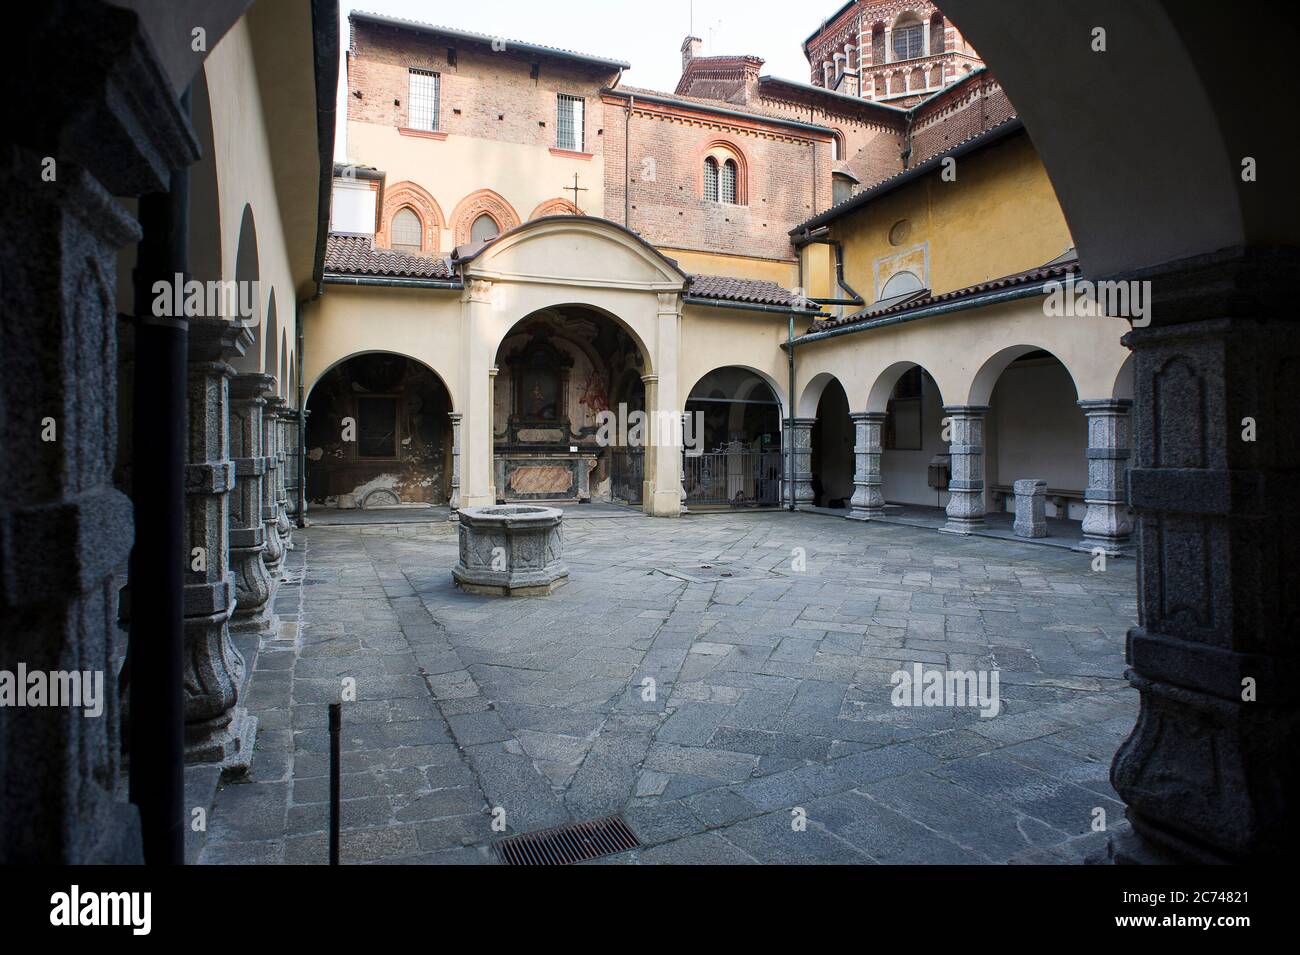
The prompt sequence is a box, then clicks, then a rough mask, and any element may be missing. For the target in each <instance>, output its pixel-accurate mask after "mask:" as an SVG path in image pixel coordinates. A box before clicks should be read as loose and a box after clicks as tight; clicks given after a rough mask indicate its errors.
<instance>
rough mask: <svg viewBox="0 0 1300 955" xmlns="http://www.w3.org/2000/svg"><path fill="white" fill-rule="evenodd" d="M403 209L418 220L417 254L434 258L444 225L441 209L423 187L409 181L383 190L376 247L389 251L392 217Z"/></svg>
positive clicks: (391, 238)
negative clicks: (418, 240) (418, 218)
mask: <svg viewBox="0 0 1300 955" xmlns="http://www.w3.org/2000/svg"><path fill="white" fill-rule="evenodd" d="M406 207H409V208H410V209H411V211H412V212H414V213H415V214H416V215H417V216H419V217H420V254H421V255H436V254H437V253H438V251H439V246H440V245H441V242H442V230H443V229H444V228H445V227H446V225H447V223H446V220H445V219H444V218H443V215H442V207H441V206H439V205H438V200H436V199H434V198H433V196H431V195H430V194H429V192H428V191H427V190H426V189H425V188H424V187H423V186H420V185H418V184H416V183H414V182H411V181H410V180H404V181H402V182H399V183H395V184H394V185H392V186H390V187H389V188H387V189H385V190H384V206H383V210H382V211H381V213H380V217H379V220H380V221H379V231H378V232H377V233H375V245H376V247H378V248H381V249H388V248H392V242H393V236H392V227H393V216H395V215H397V213H398V212H399V211H401V210H402V209H403V208H406Z"/></svg>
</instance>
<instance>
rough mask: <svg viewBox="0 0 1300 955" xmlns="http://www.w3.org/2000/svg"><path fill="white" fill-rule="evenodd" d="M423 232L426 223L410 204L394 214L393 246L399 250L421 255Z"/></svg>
mask: <svg viewBox="0 0 1300 955" xmlns="http://www.w3.org/2000/svg"><path fill="white" fill-rule="evenodd" d="M423 234H424V224H423V223H422V222H420V217H419V216H418V215H416V214H415V210H414V209H412V208H411V207H410V206H403V207H402V208H401V209H398V210H397V212H396V213H395V214H394V215H393V227H392V247H393V248H394V249H396V250H397V251H398V252H409V253H410V254H411V255H419V254H420V249H421V248H422V245H421V242H420V239H421V237H422V236H423Z"/></svg>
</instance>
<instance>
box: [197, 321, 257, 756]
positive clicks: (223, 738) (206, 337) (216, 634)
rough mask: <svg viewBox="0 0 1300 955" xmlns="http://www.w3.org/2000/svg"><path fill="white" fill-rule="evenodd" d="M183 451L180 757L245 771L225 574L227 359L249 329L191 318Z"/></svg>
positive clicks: (249, 722) (246, 747)
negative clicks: (182, 749) (182, 739)
mask: <svg viewBox="0 0 1300 955" xmlns="http://www.w3.org/2000/svg"><path fill="white" fill-rule="evenodd" d="M189 343H190V351H189V439H188V440H189V456H188V463H187V464H186V465H185V511H186V520H185V525H184V533H185V552H186V554H187V555H188V557H189V559H190V563H189V565H188V566H187V568H186V572H185V619H184V628H185V657H184V661H185V662H184V666H185V675H184V688H185V697H184V698H185V759H186V761H187V762H191V763H218V764H220V765H221V767H222V768H223V769H224V770H230V771H241V772H242V771H247V769H248V767H249V765H250V764H251V762H252V758H253V741H254V739H255V736H256V732H257V720H256V719H255V718H253V717H252V716H250V715H249V714H248V713H247V711H246V710H244V709H243V708H242V707H240V706H238V705H237V704H238V702H239V696H240V693H241V691H242V688H243V685H244V680H245V676H246V673H245V664H244V658H243V657H242V656H241V655H240V653H239V651H238V650H237V649H235V646H234V644H232V643H231V642H230V631H229V626H228V624H229V621H230V617H231V614H232V613H233V612H234V609H235V583H234V579H233V578H232V577H231V574H230V552H229V547H230V544H229V542H230V538H229V524H230V501H229V495H230V491H231V490H233V489H234V487H235V463H234V462H233V461H231V460H230V459H229V457H228V454H229V448H230V435H229V427H230V417H229V406H228V389H229V380H230V378H231V376H232V375H233V374H234V369H233V368H231V366H230V365H229V364H227V362H228V360H229V359H231V358H235V357H238V356H241V355H242V354H243V353H244V351H245V350H246V349H247V348H248V346H250V345H251V344H252V343H253V336H252V332H251V331H249V330H248V329H247V328H244V327H243V326H241V325H237V324H235V323H233V322H227V321H224V320H214V319H191V321H190V335H189Z"/></svg>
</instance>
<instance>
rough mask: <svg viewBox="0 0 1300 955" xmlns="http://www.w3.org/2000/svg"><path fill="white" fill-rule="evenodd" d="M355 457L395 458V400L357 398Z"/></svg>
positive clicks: (371, 397) (376, 397) (367, 396)
mask: <svg viewBox="0 0 1300 955" xmlns="http://www.w3.org/2000/svg"><path fill="white" fill-rule="evenodd" d="M357 457H359V458H395V457H397V399H396V398H387V397H378V396H372V395H366V396H365V397H358V398H357Z"/></svg>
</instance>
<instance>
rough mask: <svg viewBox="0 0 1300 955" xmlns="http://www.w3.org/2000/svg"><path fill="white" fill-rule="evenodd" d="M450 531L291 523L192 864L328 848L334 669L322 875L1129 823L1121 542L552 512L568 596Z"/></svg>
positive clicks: (904, 841) (829, 857)
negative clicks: (582, 831) (515, 576)
mask: <svg viewBox="0 0 1300 955" xmlns="http://www.w3.org/2000/svg"><path fill="white" fill-rule="evenodd" d="M455 532H456V528H455V525H454V524H425V525H389V526H382V527H361V526H349V527H315V528H309V529H307V530H299V531H296V532H295V541H296V543H297V549H296V550H295V551H293V552H292V554H291V559H290V563H289V568H290V570H289V574H288V577H287V578H286V584H285V586H283V587H282V588H281V593H280V595H279V597H278V599H277V609H279V610H280V611H281V613H282V615H284V616H285V619H286V624H287V625H288V626H289V627H290V632H291V633H292V627H293V620H294V619H295V617H296V618H297V632H298V635H299V641H298V644H299V645H298V647H297V649H269V650H264V651H263V652H261V653H260V654H259V655H258V656H257V659H256V665H255V668H254V670H253V675H252V679H251V687H250V692H249V694H248V699H249V704H250V707H251V708H252V709H253V710H254V711H255V713H256V715H257V716H258V718H259V721H260V731H259V737H258V741H257V747H256V752H255V759H254V764H253V771H252V774H251V776H250V777H249V779H248V781H244V782H235V781H230V782H227V783H225V784H224V785H223V786H222V788H221V790H220V792H219V793H218V795H217V799H216V804H215V807H214V809H213V812H212V814H211V816H210V821H209V828H208V833H207V838H206V844H205V845H204V846H203V848H202V852H201V856H200V859H201V861H203V862H207V863H323V862H325V861H326V851H327V850H326V835H325V831H326V827H327V820H328V815H327V799H328V795H329V785H328V776H327V773H328V746H329V737H328V731H327V708H326V707H327V703H328V702H329V701H331V700H337V699H338V698H339V695H340V688H341V686H342V681H343V680H344V679H345V678H353V679H355V680H356V696H357V701H356V702H351V703H346V704H345V705H344V709H343V722H344V725H343V737H342V748H343V757H342V769H343V777H342V795H343V799H344V802H343V813H342V825H343V834H342V848H341V854H342V860H343V861H344V862H412V863H422V862H450V863H460V862H487V863H490V862H493V861H495V857H494V856H493V855H492V853H491V852H490V851H489V850H488V848H487V847H488V845H489V844H490V843H491V842H492V841H493V840H495V839H499V838H503V837H504V835H510V834H515V833H520V832H529V831H534V830H538V829H543V828H546V827H550V826H555V825H559V824H562V823H565V822H569V821H577V820H583V819H590V818H593V817H597V816H601V815H607V814H611V813H619V814H621V815H622V816H623V818H624V819H625V820H626V821H627V823H628V825H629V826H630V827H631V828H632V830H633V831H634V832H635V833H636V834H637V836H638V837H639V838H640V840H641V841H642V843H644V847H643V848H641V849H637V850H633V851H631V852H627V853H623V854H621V855H617V856H611V857H608V858H607V859H605V860H602V861H607V862H641V863H657V862H680V863H706V862H716V863H751V862H766V863H812V862H835V863H845V862H847V863H871V862H878V863H1003V862H1031V863H1038V862H1062V863H1068V862H1078V861H1081V860H1082V858H1083V857H1084V855H1085V854H1087V853H1089V852H1091V851H1093V850H1095V849H1097V848H1098V847H1099V846H1101V845H1102V842H1103V840H1104V838H1105V834H1104V833H1096V832H1093V831H1092V830H1093V824H1094V817H1095V815H1096V810H1097V809H1098V808H1100V809H1103V810H1104V811H1105V819H1106V821H1107V823H1108V824H1109V825H1110V827H1111V829H1112V830H1113V829H1115V828H1116V827H1118V826H1121V825H1124V823H1123V806H1122V805H1121V803H1120V802H1119V801H1118V800H1117V798H1116V795H1115V793H1114V792H1113V790H1112V789H1111V787H1110V783H1109V781H1108V770H1109V764H1110V758H1111V756H1112V754H1113V753H1114V751H1115V748H1116V747H1117V746H1118V745H1119V743H1120V742H1121V741H1122V740H1123V739H1124V737H1125V736H1126V735H1127V734H1128V731H1129V729H1130V728H1131V727H1132V725H1133V721H1134V718H1135V715H1136V709H1137V695H1136V693H1135V692H1134V691H1132V690H1131V689H1129V688H1128V686H1127V684H1126V683H1125V682H1124V681H1123V680H1122V673H1123V668H1124V664H1123V643H1124V632H1125V629H1126V628H1127V627H1129V626H1131V625H1132V624H1133V622H1134V618H1135V614H1136V604H1135V587H1134V567H1133V563H1132V562H1131V561H1128V560H1112V561H1111V562H1110V565H1109V568H1108V569H1107V570H1106V571H1105V572H1093V571H1092V570H1091V568H1090V560H1091V558H1090V557H1089V556H1088V555H1084V554H1075V553H1071V552H1068V551H1062V550H1057V549H1053V548H1048V547H1042V546H1035V545H1032V544H1018V543H1008V542H1004V541H995V540H989V539H984V538H958V537H953V536H949V535H945V534H940V533H936V532H934V531H930V530H926V529H921V528H913V527H905V526H899V525H885V524H863V523H858V522H853V521H847V520H844V519H840V518H833V517H826V516H821V515H815V514H789V513H784V512H768V513H722V514H711V515H690V516H687V517H684V518H683V519H681V520H661V519H650V518H643V517H640V516H638V517H634V518H629V519H625V520H580V519H568V520H566V523H565V537H566V559H567V563H568V565H569V571H570V583H569V584H568V585H567V586H565V587H563V588H561V589H559V590H558V591H556V592H555V593H554V594H552V595H551V596H549V597H533V598H514V599H503V598H494V597H481V596H469V595H466V594H463V593H461V592H460V591H458V590H456V589H455V588H453V586H452V584H451V567H452V564H453V563H454V561H455V556H456V538H455ZM800 548H801V549H802V553H804V554H805V555H806V567H805V568H803V569H802V570H796V569H795V567H796V563H797V561H796V558H797V557H798V556H799V553H800V552H799V551H798V550H797V549H800ZM702 565H709V566H702ZM665 572H666V573H665ZM724 574H725V575H729V576H724ZM298 581H300V582H298ZM913 663H920V664H923V665H924V666H925V667H927V668H939V669H943V668H949V669H955V670H992V669H994V668H996V669H997V671H998V672H999V676H1000V692H1001V701H1002V710H1001V713H1000V714H999V715H998V716H996V717H994V718H991V719H984V718H981V717H980V716H979V713H978V711H977V710H976V709H973V708H969V707H965V708H959V707H925V708H922V707H916V708H907V707H894V706H893V705H892V704H891V692H892V687H891V685H890V682H889V678H890V674H891V673H893V672H894V671H895V670H898V669H910V668H911V665H912V664H913ZM646 678H652V679H653V681H654V684H653V685H654V691H655V692H654V694H653V699H651V700H647V699H645V698H644V696H645V695H646V694H645V691H644V690H643V681H645V680H646ZM497 807H499V808H500V809H503V810H504V812H505V821H506V823H507V825H508V827H509V828H508V830H507V831H506V832H505V833H504V834H502V833H497V832H494V831H493V829H492V819H493V816H492V811H493V809H494V808H497ZM797 809H802V810H803V811H804V813H805V814H806V816H805V817H804V818H806V825H805V826H802V827H799V826H797V824H796V823H797V821H798V820H797V819H796V816H795V814H794V811H795V810H797Z"/></svg>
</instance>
